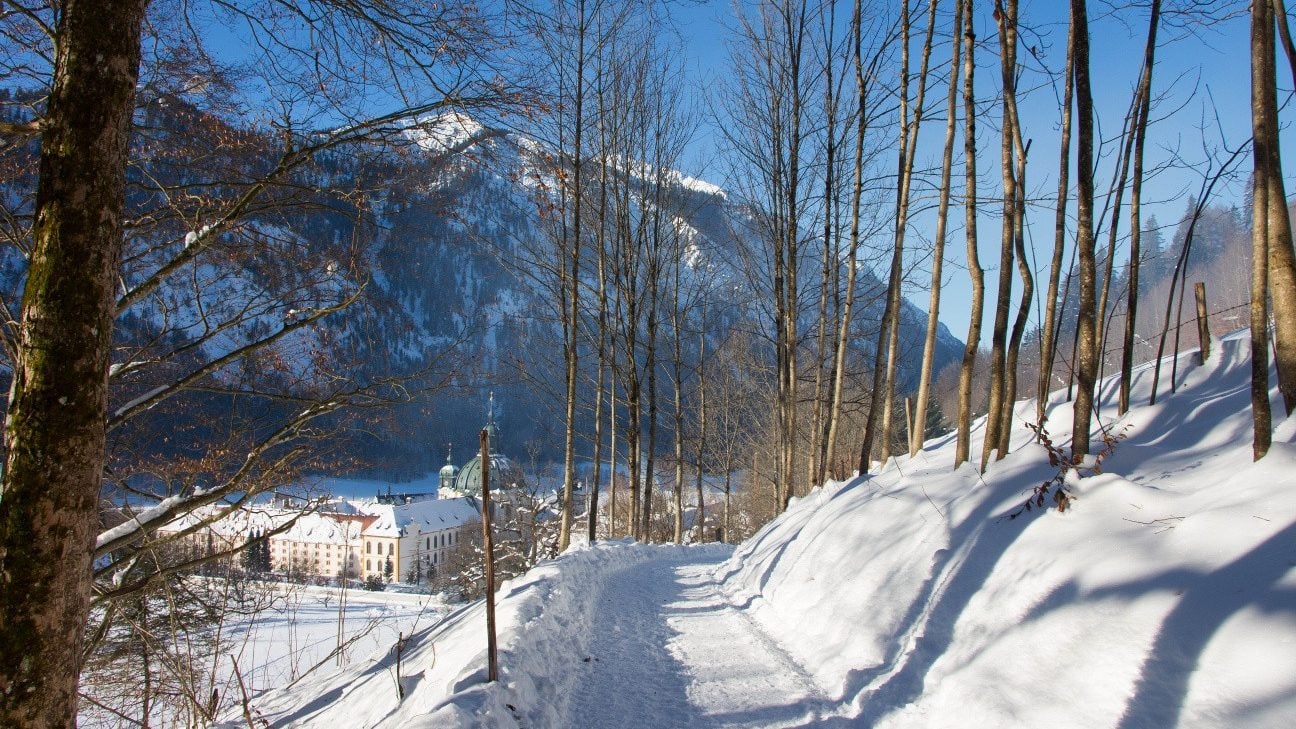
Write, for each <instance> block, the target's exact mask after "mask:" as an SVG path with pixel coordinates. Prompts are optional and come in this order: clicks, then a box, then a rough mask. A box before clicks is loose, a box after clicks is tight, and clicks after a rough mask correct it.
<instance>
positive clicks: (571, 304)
mask: <svg viewBox="0 0 1296 729" xmlns="http://www.w3.org/2000/svg"><path fill="white" fill-rule="evenodd" d="M576 12H577V17H576V23H577V27H576V86H575V89H574V91H573V98H572V103H573V106H574V109H573V122H574V124H575V126H574V127H573V130H572V137H573V139H572V218H571V220H572V235H571V241H570V243H569V246H568V247H567V252H568V255H569V257H570V260H571V271H570V273H565V274H564V276H565V278H566V280H567V287H568V290H567V302H566V303H567V309H566V310H565V311H564V312H563V335H564V340H563V360H564V365H565V366H566V370H565V373H564V388H565V391H566V406H567V412H566V413H565V417H566V421H565V428H564V431H565V432H564V443H563V489H562V515H561V518H560V523H559V530H558V551H560V552H561V551H563V550H565V549H567V545H568V544H570V543H571V527H572V507H573V504H572V491H573V488H574V486H575V480H576V390H577V385H578V383H577V380H576V376H577V371H578V370H577V365H578V364H579V362H578V358H579V355H580V351H579V350H580V348H579V346H578V343H579V341H580V290H581V282H580V257H581V245H582V242H581V224H582V222H583V221H582V220H581V203H582V202H583V201H584V198H585V190H584V188H583V186H582V184H581V183H582V180H581V172H582V170H583V168H584V159H583V157H584V151H585V150H584V149H583V148H582V144H581V143H582V140H583V136H584V131H585V117H584V104H585V35H586V33H587V32H588V30H589V28H588V25H587V19H586V17H585V0H576ZM565 213H566V211H564V214H565ZM559 265H561V266H563V267H566V266H567V263H566V262H562V261H560V262H559Z"/></svg>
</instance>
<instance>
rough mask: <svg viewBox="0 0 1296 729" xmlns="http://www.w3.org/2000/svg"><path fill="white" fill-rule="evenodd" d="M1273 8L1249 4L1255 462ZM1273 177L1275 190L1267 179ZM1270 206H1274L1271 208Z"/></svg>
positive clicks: (1261, 378) (1264, 377) (1272, 145)
mask: <svg viewBox="0 0 1296 729" xmlns="http://www.w3.org/2000/svg"><path fill="white" fill-rule="evenodd" d="M1273 36H1274V17H1273V7H1272V5H1270V3H1269V2H1266V1H1265V0H1257V2H1253V3H1251V129H1252V137H1251V144H1252V162H1253V163H1254V172H1253V177H1252V185H1253V190H1252V217H1251V413H1252V423H1253V430H1254V437H1253V441H1252V446H1251V452H1252V456H1253V457H1254V458H1255V460H1257V461H1258V460H1260V459H1261V458H1264V457H1265V455H1266V454H1267V453H1268V452H1269V447H1270V445H1271V444H1272V442H1273V422H1272V415H1271V414H1270V409H1269V341H1268V340H1269V336H1268V334H1269V312H1268V300H1267V296H1268V294H1269V287H1270V283H1271V282H1270V280H1269V274H1270V266H1271V265H1272V264H1271V260H1270V255H1271V251H1270V250H1269V249H1270V247H1271V245H1272V240H1273V238H1274V237H1275V236H1274V233H1275V231H1273V230H1271V228H1277V227H1278V226H1279V225H1280V224H1281V223H1280V222H1279V221H1278V220H1276V219H1275V217H1274V215H1273V211H1274V208H1275V207H1278V208H1282V209H1284V210H1285V209H1286V200H1284V199H1283V198H1281V197H1280V198H1279V199H1278V200H1277V201H1274V200H1272V199H1271V198H1272V195H1273V193H1274V190H1275V189H1281V180H1282V167H1281V160H1280V158H1279V153H1278V104H1277V99H1276V97H1277V93H1276V92H1277V89H1276V86H1277V80H1276V73H1275V70H1274V38H1273ZM1274 176H1276V177H1278V179H1279V185H1278V187H1277V188H1275V187H1274V186H1273V185H1272V184H1271V181H1270V178H1271V177H1274ZM1275 202H1276V203H1277V204H1276V205H1275Z"/></svg>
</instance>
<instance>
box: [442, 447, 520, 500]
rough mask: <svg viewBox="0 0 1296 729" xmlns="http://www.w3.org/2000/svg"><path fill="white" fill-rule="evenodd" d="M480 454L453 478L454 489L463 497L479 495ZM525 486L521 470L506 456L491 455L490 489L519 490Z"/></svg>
mask: <svg viewBox="0 0 1296 729" xmlns="http://www.w3.org/2000/svg"><path fill="white" fill-rule="evenodd" d="M481 471H482V468H481V454H478V455H475V456H473V458H472V460H471V461H468V462H467V463H465V464H464V466H463V468H461V469H459V473H458V474H456V475H455V478H454V489H455V491H458V492H459V493H461V494H463V495H464V496H477V495H480V494H481ZM524 486H526V479H524V478H523V476H522V469H520V468H518V467H517V465H515V464H514V463H513V461H511V460H509V458H508V457H507V456H503V455H500V454H498V453H492V454H491V457H490V489H491V491H498V490H501V489H521V488H523V487H524Z"/></svg>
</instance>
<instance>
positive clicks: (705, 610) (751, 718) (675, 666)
mask: <svg viewBox="0 0 1296 729" xmlns="http://www.w3.org/2000/svg"><path fill="white" fill-rule="evenodd" d="M723 559H724V555H718V554H715V553H714V552H712V553H709V554H708V553H693V554H688V553H684V554H680V553H678V552H668V553H664V554H663V555H662V556H661V557H660V558H658V559H652V560H648V561H646V562H639V563H636V564H632V565H629V566H627V567H625V568H623V569H621V570H618V571H616V572H613V573H611V574H609V575H608V576H607V577H606V580H605V581H604V584H603V586H602V589H601V590H600V591H599V593H598V594H597V595H596V597H595V604H594V608H593V611H594V614H593V620H592V625H591V632H592V634H593V636H594V637H593V639H592V641H591V644H590V649H589V655H588V656H587V657H586V658H585V659H584V662H583V664H582V675H581V676H580V677H579V678H578V679H577V681H576V682H575V683H576V685H577V686H578V687H579V688H578V689H577V692H576V694H575V695H573V696H572V697H571V701H570V704H569V712H570V713H569V717H568V721H567V722H565V723H564V725H565V726H571V727H589V728H590V729H596V728H606V727H610V726H616V727H626V728H629V727H680V726H688V727H740V726H760V727H777V726H789V725H804V724H806V723H807V722H808V721H809V720H811V719H812V718H813V717H812V715H811V714H810V713H809V712H808V708H809V707H811V706H815V705H822V703H821V701H820V698H821V696H820V692H819V691H818V689H817V688H816V687H815V685H814V683H813V681H812V680H811V679H810V678H809V676H807V675H806V674H805V672H804V671H803V670H801V668H800V667H799V666H797V665H796V663H795V662H794V661H793V660H792V659H791V658H790V657H789V656H788V655H787V653H786V652H785V651H784V650H783V649H782V648H780V647H779V646H778V644H777V643H775V642H774V640H773V639H772V638H770V637H769V636H768V635H766V634H765V633H764V632H763V631H761V630H760V628H758V627H757V626H756V625H755V624H754V623H753V622H752V621H751V619H750V618H749V617H748V616H747V614H746V613H744V612H742V611H741V610H738V609H736V608H735V607H733V606H732V605H730V604H729V603H728V602H727V601H726V600H725V599H724V597H723V596H722V595H721V594H720V592H719V591H718V590H717V587H716V583H715V582H714V580H713V578H712V576H711V575H712V573H713V572H714V570H715V568H716V567H717V565H718V564H719V563H720V562H721V561H723Z"/></svg>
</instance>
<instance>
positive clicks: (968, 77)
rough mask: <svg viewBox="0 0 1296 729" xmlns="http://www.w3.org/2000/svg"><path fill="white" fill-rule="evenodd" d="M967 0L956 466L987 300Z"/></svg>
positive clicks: (968, 1) (967, 2)
mask: <svg viewBox="0 0 1296 729" xmlns="http://www.w3.org/2000/svg"><path fill="white" fill-rule="evenodd" d="M961 2H962V3H963V45H964V48H965V49H966V53H965V54H964V56H963V168H964V171H963V184H964V193H963V211H964V217H965V224H964V234H965V236H966V238H967V267H968V276H969V277H970V278H971V279H972V304H971V306H970V307H969V309H970V312H969V315H968V335H967V342H966V344H964V345H963V364H962V366H961V367H960V369H959V413H958V426H957V427H958V439H957V443H956V444H955V448H954V466H955V467H958V466H960V465H962V464H964V463H966V462H967V460H968V454H969V453H970V452H971V448H972V446H971V426H972V376H973V370H974V368H975V367H976V356H977V347H978V346H979V344H980V341H981V309H982V305H983V304H982V302H983V301H984V300H985V273H984V271H983V270H982V268H981V263H980V257H979V256H978V255H977V226H976V217H977V207H976V200H977V190H976V182H977V176H976V86H975V83H974V73H975V69H976V61H975V57H974V56H975V49H976V33H975V31H974V30H973V26H972V10H971V8H972V0H961Z"/></svg>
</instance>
